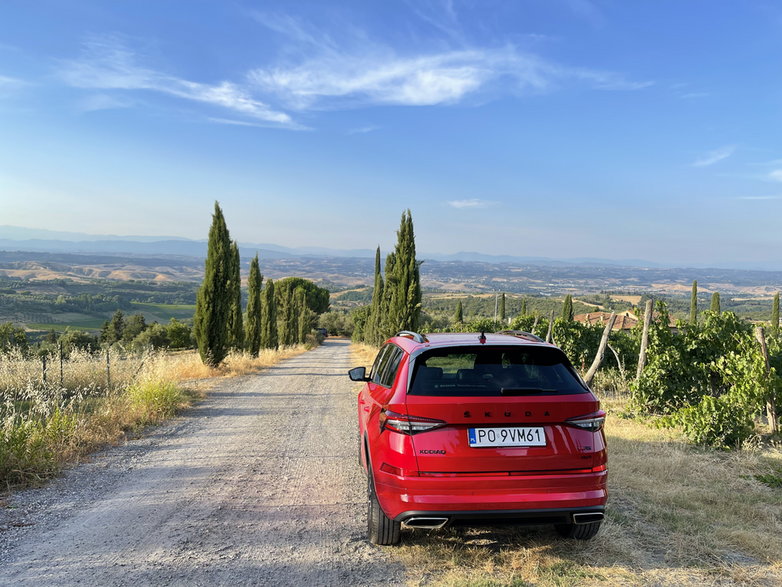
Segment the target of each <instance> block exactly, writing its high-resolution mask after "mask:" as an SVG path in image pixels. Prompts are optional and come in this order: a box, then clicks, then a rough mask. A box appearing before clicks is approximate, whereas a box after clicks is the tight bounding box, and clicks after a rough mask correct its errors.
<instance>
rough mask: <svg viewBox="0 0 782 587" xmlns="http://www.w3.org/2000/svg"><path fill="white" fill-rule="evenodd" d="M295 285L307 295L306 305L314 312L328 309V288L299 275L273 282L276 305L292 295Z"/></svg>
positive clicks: (320, 312)
mask: <svg viewBox="0 0 782 587" xmlns="http://www.w3.org/2000/svg"><path fill="white" fill-rule="evenodd" d="M297 287H301V288H303V289H304V293H305V294H306V295H307V307H308V308H309V309H310V310H312V311H313V312H315V313H316V314H322V313H323V312H328V310H329V295H330V294H329V290H327V289H325V288H323V287H319V286H317V285H315V284H314V283H313V282H312V281H310V280H309V279H303V278H301V277H286V278H285V279H280V280H278V281H277V282H276V283H275V284H274V292H275V293H274V295H275V296H276V301H277V306H278V307H281V306H282V304H283V302H284V299H286V298H291V297H293V292H294V291H296V288H297Z"/></svg>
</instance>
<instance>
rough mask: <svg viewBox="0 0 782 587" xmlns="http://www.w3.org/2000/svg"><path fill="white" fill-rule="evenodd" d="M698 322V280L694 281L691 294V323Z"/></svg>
mask: <svg viewBox="0 0 782 587" xmlns="http://www.w3.org/2000/svg"><path fill="white" fill-rule="evenodd" d="M697 323H698V282H697V281H693V282H692V293H691V294H690V324H697Z"/></svg>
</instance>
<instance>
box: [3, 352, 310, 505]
mask: <svg viewBox="0 0 782 587" xmlns="http://www.w3.org/2000/svg"><path fill="white" fill-rule="evenodd" d="M304 351H305V348H304V346H297V347H290V348H285V349H281V350H279V351H263V352H262V353H261V355H260V356H259V357H257V358H253V357H250V356H249V355H247V354H244V353H233V354H231V355H229V356H228V358H227V359H226V361H225V362H224V363H223V365H221V366H220V367H219V368H217V369H212V368H209V367H207V366H205V365H204V364H203V363H202V362H201V360H200V358H199V357H198V354H197V353H196V352H195V351H188V352H180V353H147V354H145V355H134V356H127V357H123V358H117V359H114V360H113V362H112V364H111V365H110V369H111V378H110V381H107V379H106V364H105V357H104V356H93V355H89V354H88V353H81V354H80V353H74V354H72V356H71V357H70V359H69V360H68V361H66V362H65V364H64V368H63V379H62V385H60V379H59V366H57V369H56V370H55V369H53V371H54V372H53V373H50V378H49V383H48V384H43V382H42V381H41V375H40V370H41V364H40V362H39V360H38V359H30V358H26V357H23V356H21V355H15V356H14V355H6V356H4V357H3V358H2V361H0V492H2V491H3V490H9V489H12V488H18V487H25V486H31V485H37V484H40V483H41V482H43V481H45V480H46V479H48V478H50V477H52V476H54V475H56V474H57V473H58V472H59V471H60V470H61V469H62V468H63V467H65V466H67V465H69V464H72V463H75V462H78V460H79V459H80V458H82V457H83V456H84V455H85V454H87V453H89V452H90V451H93V450H95V449H96V448H98V447H101V446H103V445H106V444H108V443H113V442H117V441H119V440H121V439H122V438H123V437H125V436H126V435H127V434H128V433H132V432H134V431H136V430H138V429H139V428H141V427H143V426H146V425H149V424H155V423H158V422H161V421H163V420H165V419H166V418H169V417H171V416H172V415H174V414H175V413H176V412H177V410H179V409H181V408H183V407H186V406H187V405H189V404H191V403H192V402H193V401H194V400H195V399H198V398H199V397H201V396H202V395H203V394H204V393H205V391H206V390H207V389H208V388H209V387H210V386H211V385H213V384H215V383H216V381H217V378H218V377H234V376H237V375H244V374H249V373H254V372H257V371H259V370H261V369H264V368H266V367H269V366H271V365H273V364H275V363H277V362H279V361H281V360H282V359H285V358H288V357H291V356H294V355H297V354H300V353H303V352H304ZM107 383H110V384H108V385H107Z"/></svg>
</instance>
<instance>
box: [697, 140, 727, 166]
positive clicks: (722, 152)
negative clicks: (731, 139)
mask: <svg viewBox="0 0 782 587" xmlns="http://www.w3.org/2000/svg"><path fill="white" fill-rule="evenodd" d="M735 152H736V147H735V146H734V145H728V146H725V147H720V148H719V149H715V150H714V151H709V152H708V153H706V154H705V155H703V156H701V157H699V158H698V159H696V160H695V161H694V162H693V163H692V165H693V167H708V166H709V165H714V164H715V163H718V162H720V161H722V160H723V159H727V158H728V157H730V156H731V155H733V153H735Z"/></svg>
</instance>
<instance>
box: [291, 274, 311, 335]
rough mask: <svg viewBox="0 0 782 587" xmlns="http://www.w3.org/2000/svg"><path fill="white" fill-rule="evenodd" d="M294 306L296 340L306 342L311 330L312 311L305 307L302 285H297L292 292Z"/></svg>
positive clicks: (304, 294) (305, 298)
mask: <svg viewBox="0 0 782 587" xmlns="http://www.w3.org/2000/svg"><path fill="white" fill-rule="evenodd" d="M294 308H295V309H296V342H298V343H300V344H302V343H305V342H307V335H308V334H309V332H310V330H311V324H312V320H311V315H312V311H311V310H310V309H309V308H308V307H307V293H306V292H305V291H304V288H303V287H297V288H296V291H295V292H294Z"/></svg>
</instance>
